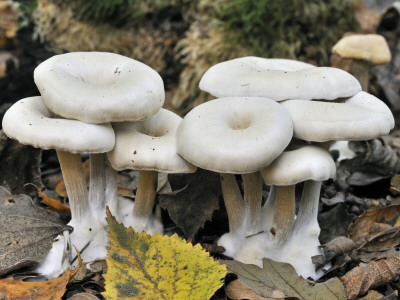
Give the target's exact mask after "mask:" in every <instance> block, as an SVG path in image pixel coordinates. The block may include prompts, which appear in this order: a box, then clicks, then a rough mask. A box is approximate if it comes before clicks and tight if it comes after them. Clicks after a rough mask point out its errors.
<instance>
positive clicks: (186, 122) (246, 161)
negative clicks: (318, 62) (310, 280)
mask: <svg viewBox="0 0 400 300" xmlns="http://www.w3.org/2000/svg"><path fill="white" fill-rule="evenodd" d="M291 136H292V122H291V120H290V118H289V117H288V114H287V113H286V111H285V110H284V109H282V107H281V106H280V105H279V104H278V103H276V102H275V101H272V100H269V99H266V98H258V97H231V98H220V99H216V100H212V101H209V102H206V103H203V104H201V105H199V106H197V107H195V108H194V109H192V111H190V112H189V113H188V114H187V115H186V116H185V117H184V119H183V121H182V123H181V125H180V126H179V128H178V153H179V154H180V155H181V156H182V157H183V158H185V159H186V160H187V161H189V162H190V163H192V164H194V165H196V166H198V167H200V168H203V169H206V170H211V171H214V172H218V173H220V174H221V185H222V193H223V197H224V201H225V206H226V209H227V213H228V219H229V229H230V232H229V233H226V234H224V235H223V236H222V237H221V238H220V240H219V241H218V243H219V245H222V246H224V247H225V249H226V254H227V255H229V256H233V255H234V254H235V252H236V251H237V249H238V248H239V247H240V246H241V243H242V242H243V239H244V238H245V237H246V236H247V235H248V234H252V233H255V232H256V231H257V230H258V221H259V218H260V214H261V198H262V189H261V184H262V181H261V177H260V175H259V173H258V171H259V170H260V169H262V168H264V167H266V166H267V165H268V164H270V163H271V162H272V161H273V160H274V159H275V158H276V157H277V156H279V155H280V153H281V152H282V151H283V149H284V148H285V147H286V146H287V145H288V143H289V141H290V140H291ZM234 174H242V178H243V183H244V202H243V198H242V196H241V194H240V191H239V189H238V187H237V183H236V180H235V178H234Z"/></svg>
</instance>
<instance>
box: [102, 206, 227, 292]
mask: <svg viewBox="0 0 400 300" xmlns="http://www.w3.org/2000/svg"><path fill="white" fill-rule="evenodd" d="M107 222H108V238H109V241H110V245H109V246H108V247H107V248H108V254H107V258H106V261H107V273H106V274H105V275H104V278H105V292H104V293H103V296H104V297H105V298H106V299H201V300H204V299H209V298H210V297H211V296H212V295H213V294H214V293H215V291H216V290H217V289H218V288H219V287H221V286H222V283H223V282H222V279H223V278H224V277H225V274H226V267H225V266H224V265H220V264H219V263H218V262H216V261H214V260H213V259H212V258H211V257H210V256H209V255H208V253H207V252H206V251H205V250H204V249H202V248H201V246H200V245H195V246H193V245H192V244H190V243H187V242H185V241H184V240H183V239H181V238H179V237H178V236H177V235H173V236H171V237H168V236H163V235H160V234H155V235H153V236H150V235H148V234H146V233H145V232H142V233H136V232H135V231H134V230H133V229H132V228H125V227H124V226H123V225H121V224H119V223H118V222H117V221H116V219H115V218H114V217H113V216H111V214H110V212H109V211H107Z"/></svg>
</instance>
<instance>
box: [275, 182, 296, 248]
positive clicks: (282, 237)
mask: <svg viewBox="0 0 400 300" xmlns="http://www.w3.org/2000/svg"><path fill="white" fill-rule="evenodd" d="M295 187H296V186H295V185H294V184H293V185H286V186H276V187H275V188H276V196H275V197H276V198H275V214H274V220H273V222H272V226H271V228H269V232H270V233H271V234H272V236H273V237H274V241H275V242H276V243H278V244H282V243H283V242H285V241H286V240H287V239H288V237H289V235H290V233H291V231H292V227H293V221H294V216H295V210H296V203H295Z"/></svg>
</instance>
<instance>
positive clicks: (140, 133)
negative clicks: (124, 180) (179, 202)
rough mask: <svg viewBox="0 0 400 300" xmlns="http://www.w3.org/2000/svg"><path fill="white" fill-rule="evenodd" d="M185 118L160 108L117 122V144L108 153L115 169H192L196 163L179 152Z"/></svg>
mask: <svg viewBox="0 0 400 300" xmlns="http://www.w3.org/2000/svg"><path fill="white" fill-rule="evenodd" d="M181 120H182V118H181V117H179V116H178V115H176V114H174V113H173V112H171V111H169V110H166V109H161V110H160V111H159V112H158V113H156V114H155V115H153V116H151V117H149V118H148V119H146V120H144V121H140V122H121V123H116V124H114V129H115V136H116V137H115V139H116V141H115V147H114V149H113V150H112V151H111V152H109V153H107V155H108V159H109V161H110V163H111V165H112V167H113V168H114V169H116V170H125V169H134V170H152V171H158V172H166V173H193V172H195V171H196V167H195V166H193V165H191V164H189V163H188V162H186V161H185V160H184V159H183V158H182V157H180V156H179V155H178V153H177V149H176V130H177V128H178V126H179V124H180V123H181Z"/></svg>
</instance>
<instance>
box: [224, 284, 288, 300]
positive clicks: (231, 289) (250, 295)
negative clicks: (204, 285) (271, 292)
mask: <svg viewBox="0 0 400 300" xmlns="http://www.w3.org/2000/svg"><path fill="white" fill-rule="evenodd" d="M226 295H227V296H228V297H229V298H230V299H233V300H241V299H248V300H274V299H276V298H265V297H261V296H260V295H258V294H257V293H256V292H254V291H253V290H252V289H250V288H248V287H246V286H245V285H244V284H243V283H241V282H240V281H239V280H237V279H236V280H234V281H232V282H231V283H229V284H228V286H227V287H226ZM283 296H284V295H283Z"/></svg>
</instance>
